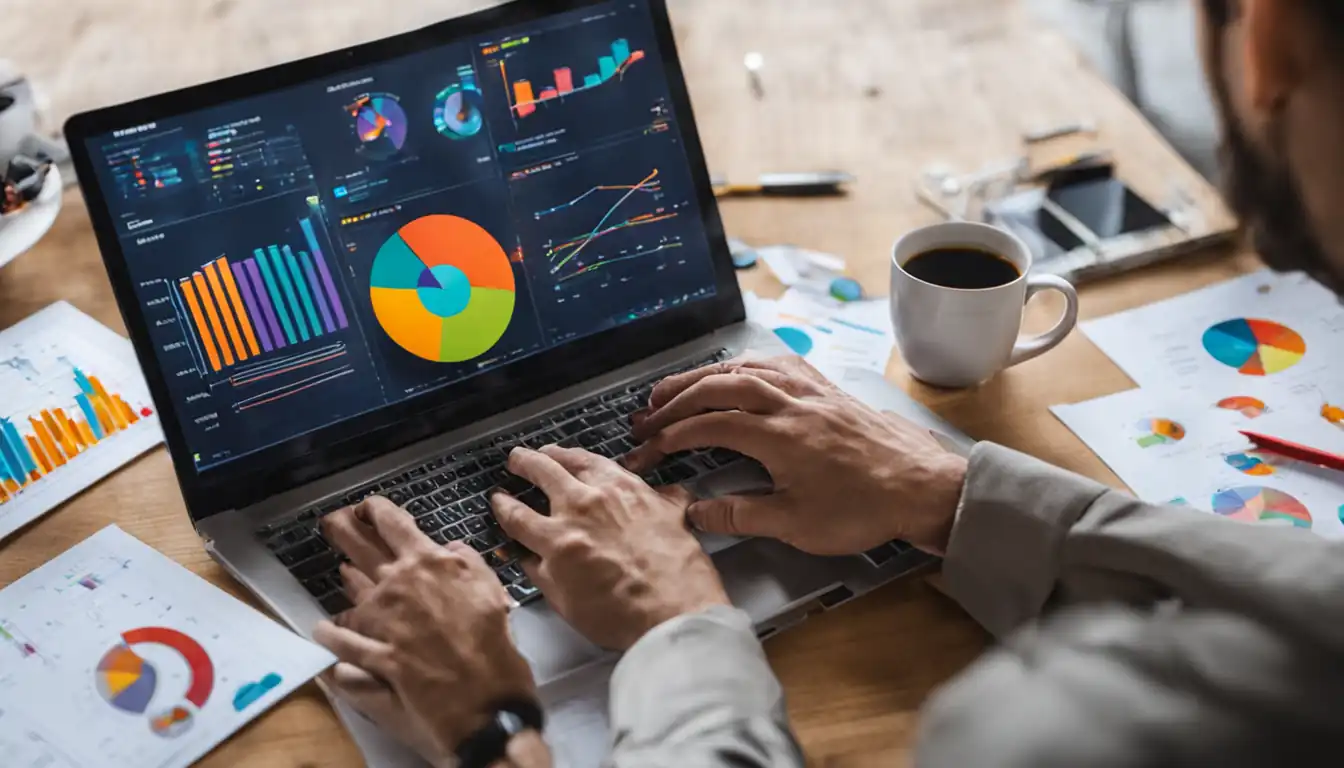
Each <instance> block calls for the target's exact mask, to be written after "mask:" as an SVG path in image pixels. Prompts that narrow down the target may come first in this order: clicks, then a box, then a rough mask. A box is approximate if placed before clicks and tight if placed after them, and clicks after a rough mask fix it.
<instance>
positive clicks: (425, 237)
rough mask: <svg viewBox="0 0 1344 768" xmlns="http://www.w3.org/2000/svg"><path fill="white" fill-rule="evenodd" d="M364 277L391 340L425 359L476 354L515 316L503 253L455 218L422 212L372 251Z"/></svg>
mask: <svg viewBox="0 0 1344 768" xmlns="http://www.w3.org/2000/svg"><path fill="white" fill-rule="evenodd" d="M369 283H370V289H369V294H370V299H371V301H372V303H373V314H374V317H375V318H377V320H378V324H379V325H380V326H381V327H382V329H383V331H384V332H385V333H386V334H387V335H388V338H390V339H391V340H392V341H393V342H394V343H396V345H397V346H399V347H401V348H402V349H404V350H406V351H407V352H409V353H411V354H412V355H415V356H416V357H419V358H421V359H423V360H428V361H430V362H436V363H460V362H463V361H465V360H471V359H472V358H476V357H480V356H481V355H483V354H485V353H486V352H488V351H489V350H490V348H491V347H493V346H495V344H497V343H498V342H499V340H500V338H502V337H503V336H504V332H505V331H507V330H508V328H509V322H510V321H511V320H512V319H513V309H514V304H515V298H516V296H515V285H514V277H513V267H512V266H511V265H510V264H509V257H508V254H507V253H505V252H504V248H503V247H502V246H501V245H500V244H499V242H498V241H496V240H495V239H494V238H493V237H491V236H490V233H489V232H486V231H485V229H483V228H482V227H481V226H480V225H478V224H476V223H474V222H471V221H468V220H466V219H463V218H460V217H458V216H449V215H444V214H435V215H430V216H422V217H420V218H418V219H416V220H414V221H412V222H411V223H409V224H407V225H405V226H403V227H402V228H401V229H399V230H397V232H396V234H394V235H393V236H392V237H390V238H388V239H387V241H386V242H385V243H383V245H382V247H381V248H379V249H378V254H377V255H376V256H374V259H373V272H372V274H371V276H370V278H369Z"/></svg>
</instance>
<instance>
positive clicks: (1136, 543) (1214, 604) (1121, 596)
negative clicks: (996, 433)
mask: <svg viewBox="0 0 1344 768" xmlns="http://www.w3.org/2000/svg"><path fill="white" fill-rule="evenodd" d="M943 577H944V583H945V585H946V588H947V590H948V593H949V594H950V595H951V596H952V597H953V599H955V600H956V601H957V602H959V603H960V604H961V605H962V607H964V608H965V609H966V610H967V611H968V612H970V614H971V615H972V616H974V617H975V619H976V620H977V621H979V622H980V623H981V624H982V625H984V626H985V627H986V628H987V629H989V630H990V631H991V632H993V633H994V634H995V635H998V636H1003V635H1005V634H1006V633H1008V632H1010V631H1012V630H1013V629H1015V628H1017V627H1018V626H1020V625H1021V624H1022V623H1023V622H1025V621H1027V620H1029V619H1032V618H1035V617H1036V616H1038V615H1040V614H1041V612H1042V611H1043V610H1045V609H1047V608H1049V607H1054V606H1058V605H1062V604H1067V603H1077V602H1088V601H1101V600H1106V601H1117V600H1118V601H1123V602H1129V603H1133V604H1136V605H1144V606H1147V605H1151V604H1153V603H1155V602H1158V601H1161V600H1165V599H1169V598H1176V599H1179V600H1180V601H1181V602H1182V603H1183V604H1185V605H1186V606H1188V607H1195V608H1207V609H1214V610H1222V611H1227V612H1231V613H1236V614H1239V615H1242V616H1245V617H1247V618H1250V619H1253V620H1256V621H1258V622H1260V623H1261V624H1263V625H1265V626H1268V627H1274V628H1275V629H1276V631H1279V632H1282V633H1286V634H1289V635H1291V636H1293V637H1295V638H1297V639H1300V640H1303V641H1307V642H1311V643H1312V644H1314V645H1317V646H1318V647H1329V648H1334V649H1338V650H1340V651H1342V652H1344V601H1342V600H1340V599H1339V596H1340V595H1341V594H1344V546H1341V545H1340V544H1337V543H1331V542H1328V541H1325V540H1323V539H1321V538H1320V537H1318V536H1316V535H1314V534H1312V533H1310V532H1308V531H1304V530H1300V529H1281V528H1274V527H1266V526H1258V525H1247V524H1245V523H1240V522H1235V521H1232V520H1227V519H1224V518H1219V517H1215V516H1211V515H1208V514H1205V513H1202V512H1198V511H1196V510H1192V509H1188V508H1183V507H1174V506H1160V505H1155V504H1147V503H1144V502H1142V501H1138V500H1136V499H1134V498H1133V497H1131V496H1128V495H1126V494H1122V493H1119V492H1117V491H1113V490H1110V489H1108V488H1106V487H1105V486H1102V485H1100V484H1098V483H1095V482H1092V481H1091V480H1087V479H1085V478H1082V477H1079V476H1078V475H1075V474H1073V473H1071V472H1067V471H1065V470H1062V469H1058V468H1056V467H1053V466H1050V465H1049V464H1046V463H1044V462H1041V461H1037V460H1036V459H1032V458H1030V457H1028V456H1025V455H1023V454H1020V453H1017V452H1015V451H1012V450H1009V449H1007V448H1003V447H1000V446H997V445H992V444H988V443H981V444H980V445H979V446H977V447H976V448H975V450H974V451H973V452H972V454H971V460H970V465H969V468H968V471H967V474H966V482H965V486H964V489H963V493H962V497H961V503H960V505H959V507H958V510H957V516H956V520H955V522H954V524H953V528H952V535H951V539H950V540H949V542H948V545H947V554H946V559H945V560H944V563H943Z"/></svg>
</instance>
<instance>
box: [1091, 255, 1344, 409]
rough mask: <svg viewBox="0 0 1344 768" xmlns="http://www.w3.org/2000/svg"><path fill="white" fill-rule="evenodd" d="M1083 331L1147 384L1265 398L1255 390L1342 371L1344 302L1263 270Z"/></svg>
mask: <svg viewBox="0 0 1344 768" xmlns="http://www.w3.org/2000/svg"><path fill="white" fill-rule="evenodd" d="M1082 329H1083V331H1084V333H1086V334H1087V336H1088V338H1090V339H1091V340H1092V341H1093V343H1095V344H1096V345H1097V346H1098V347H1100V348H1101V350H1102V351H1103V352H1105V353H1106V354H1107V355H1108V356H1109V357H1110V358H1111V359H1112V360H1114V361H1115V363H1116V364H1117V365H1119V366H1120V368H1122V369H1123V370H1124V371H1125V373H1127V374H1129V376H1130V378H1132V379H1133V380H1134V382H1135V383H1136V384H1138V385H1139V386H1141V387H1161V388H1164V389H1175V390H1186V391H1197V392H1200V393H1201V395H1202V396H1205V397H1217V398H1219V399H1221V398H1227V397H1238V396H1241V397H1251V398H1256V399H1261V400H1263V399H1264V398H1263V397H1257V395H1256V394H1255V393H1254V392H1252V391H1251V390H1256V388H1258V387H1259V388H1261V389H1259V390H1257V391H1261V392H1267V393H1268V394H1271V395H1272V394H1273V392H1274V390H1275V389H1276V388H1289V387H1295V386H1298V385H1301V384H1304V383H1306V384H1313V383H1314V384H1317V385H1319V384H1320V383H1321V382H1322V381H1324V380H1327V379H1331V378H1338V377H1339V376H1341V375H1344V355H1341V354H1339V353H1338V351H1339V350H1344V306H1341V304H1340V303H1339V301H1338V300H1337V299H1336V297H1335V296H1334V294H1333V293H1331V292H1330V291H1329V290H1327V289H1326V288H1324V287H1323V286H1321V285H1320V284H1319V283H1316V282H1315V281H1313V280H1311V279H1310V278H1307V277H1305V276H1304V275H1301V274H1297V273H1292V274H1276V273H1273V272H1270V271H1268V270H1265V271H1261V272H1255V273H1252V274H1249V275H1245V276H1243V277H1239V278H1236V279H1234V280H1229V281H1227V282H1223V283H1218V284H1216V285H1212V286H1209V287H1208V288H1203V289H1201V290H1198V291H1194V292H1192V293H1187V294H1185V295H1182V296H1177V297H1175V298H1172V299H1167V300H1165V301H1158V302H1155V303H1152V304H1148V305H1146V306H1143V307H1139V308H1137V309H1132V310H1129V311H1126V312H1121V313H1119V314H1115V315H1110V316H1109V317H1104V318H1101V319H1098V320H1092V321H1089V322H1086V323H1083V324H1082ZM1265 387H1267V388H1268V389H1264V388H1265ZM1239 388H1240V389H1242V390H1246V391H1238V389H1239ZM1270 407H1271V408H1272V407H1273V404H1270Z"/></svg>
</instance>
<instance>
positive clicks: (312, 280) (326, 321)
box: [299, 251, 336, 333]
mask: <svg viewBox="0 0 1344 768" xmlns="http://www.w3.org/2000/svg"><path fill="white" fill-rule="evenodd" d="M299 261H302V262H303V273H304V275H306V276H307V277H308V284H309V285H311V286H312V287H313V298H314V299H316V300H317V308H318V310H319V311H320V312H321V313H322V324H323V325H325V326H326V327H327V333H335V332H336V326H334V325H332V324H331V313H330V312H328V311H327V297H325V296H323V295H322V289H321V288H320V287H318V284H317V275H315V274H313V261H312V259H309V258H308V252H307V251H299Z"/></svg>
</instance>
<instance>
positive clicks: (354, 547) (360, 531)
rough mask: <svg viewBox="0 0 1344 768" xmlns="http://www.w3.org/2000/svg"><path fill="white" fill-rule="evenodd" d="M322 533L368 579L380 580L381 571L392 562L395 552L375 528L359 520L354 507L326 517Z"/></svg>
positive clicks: (323, 520) (323, 521)
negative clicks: (379, 572)
mask: <svg viewBox="0 0 1344 768" xmlns="http://www.w3.org/2000/svg"><path fill="white" fill-rule="evenodd" d="M322 534H323V535H324V536H326V537H327V540H328V541H330V542H331V545H332V546H333V547H335V548H336V549H338V550H340V551H341V552H343V553H345V556H346V557H348V558H350V562H352V563H354V564H355V567H356V568H358V569H359V570H360V571H363V572H364V574H365V575H367V576H371V577H374V578H375V579H376V578H377V574H378V569H379V568H380V567H381V566H384V565H386V564H388V563H391V562H392V551H391V550H389V549H388V548H387V545H386V544H385V543H384V542H383V539H382V537H381V536H379V535H378V533H377V532H376V531H375V530H374V529H373V527H372V526H371V525H369V524H367V523H364V522H361V521H360V520H359V519H357V518H356V517H355V510H354V509H353V508H349V507H347V508H346V509H342V510H340V511H337V512H333V513H331V514H330V515H327V516H326V517H325V518H323V519H322Z"/></svg>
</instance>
